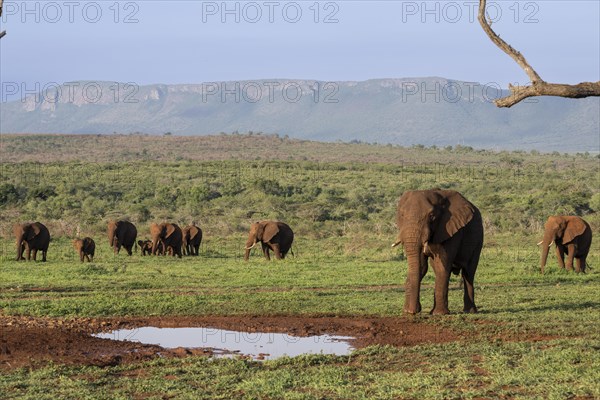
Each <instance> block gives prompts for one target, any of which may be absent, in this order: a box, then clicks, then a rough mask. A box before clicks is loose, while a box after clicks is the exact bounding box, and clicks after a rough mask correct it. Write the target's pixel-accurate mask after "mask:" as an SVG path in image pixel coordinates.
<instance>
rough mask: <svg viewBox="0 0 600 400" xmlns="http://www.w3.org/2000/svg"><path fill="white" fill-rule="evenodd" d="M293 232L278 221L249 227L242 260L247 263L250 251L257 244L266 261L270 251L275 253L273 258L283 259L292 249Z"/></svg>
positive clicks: (269, 256)
mask: <svg viewBox="0 0 600 400" xmlns="http://www.w3.org/2000/svg"><path fill="white" fill-rule="evenodd" d="M293 241H294V232H293V231H292V228H290V227H289V226H288V224H286V223H284V222H280V221H259V222H255V223H253V224H252V225H251V226H250V232H249V233H248V240H247V241H246V253H245V254H244V260H246V261H248V258H249V257H250V250H251V249H252V248H253V247H254V246H256V245H257V244H258V243H260V244H261V246H262V251H263V254H264V256H265V258H266V259H267V260H270V259H271V255H270V254H269V252H270V250H273V252H274V253H275V258H277V259H282V258H285V256H286V254H287V253H288V251H290V248H291V247H292V242H293Z"/></svg>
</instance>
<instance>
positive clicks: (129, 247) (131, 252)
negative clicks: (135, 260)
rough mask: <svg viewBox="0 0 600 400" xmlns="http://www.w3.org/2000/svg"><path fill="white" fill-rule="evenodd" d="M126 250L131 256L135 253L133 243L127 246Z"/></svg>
mask: <svg viewBox="0 0 600 400" xmlns="http://www.w3.org/2000/svg"><path fill="white" fill-rule="evenodd" d="M123 247H125V246H123ZM125 250H127V255H130V256H131V255H133V251H132V250H133V245H131V246H127V247H125Z"/></svg>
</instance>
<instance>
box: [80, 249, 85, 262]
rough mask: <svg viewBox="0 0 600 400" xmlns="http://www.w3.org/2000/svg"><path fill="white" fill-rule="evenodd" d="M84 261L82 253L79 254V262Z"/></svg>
mask: <svg viewBox="0 0 600 400" xmlns="http://www.w3.org/2000/svg"><path fill="white" fill-rule="evenodd" d="M84 260H85V254H83V251H80V252H79V261H81V262H83V261H84Z"/></svg>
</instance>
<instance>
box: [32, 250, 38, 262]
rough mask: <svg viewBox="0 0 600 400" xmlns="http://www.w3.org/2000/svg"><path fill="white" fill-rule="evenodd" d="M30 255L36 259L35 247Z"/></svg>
mask: <svg viewBox="0 0 600 400" xmlns="http://www.w3.org/2000/svg"><path fill="white" fill-rule="evenodd" d="M31 256H32V257H33V261H37V249H33V251H32V254H31Z"/></svg>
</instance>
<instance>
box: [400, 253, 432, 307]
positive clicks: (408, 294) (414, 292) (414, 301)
mask: <svg viewBox="0 0 600 400" xmlns="http://www.w3.org/2000/svg"><path fill="white" fill-rule="evenodd" d="M404 252H405V254H406V258H407V259H408V273H407V277H406V287H405V301H404V312H406V313H408V314H417V313H418V312H420V311H421V302H420V292H421V276H422V271H423V270H424V265H425V263H426V262H427V260H426V258H425V254H424V253H423V247H422V246H421V245H419V244H418V243H412V244H406V243H405V244H404Z"/></svg>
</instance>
